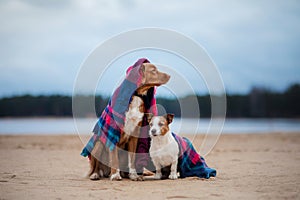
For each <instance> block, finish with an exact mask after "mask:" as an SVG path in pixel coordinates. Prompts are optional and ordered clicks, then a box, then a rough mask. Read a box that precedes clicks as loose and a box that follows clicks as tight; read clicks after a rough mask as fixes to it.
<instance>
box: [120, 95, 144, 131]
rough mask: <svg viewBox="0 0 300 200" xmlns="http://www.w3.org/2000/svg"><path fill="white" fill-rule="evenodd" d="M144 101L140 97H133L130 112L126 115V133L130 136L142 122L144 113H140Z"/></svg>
mask: <svg viewBox="0 0 300 200" xmlns="http://www.w3.org/2000/svg"><path fill="white" fill-rule="evenodd" d="M142 104H143V100H142V99H141V98H140V97H137V96H133V97H132V101H131V103H130V106H129V108H128V111H127V112H126V113H125V124H124V132H125V134H129V135H130V133H133V132H134V129H135V128H136V127H137V126H138V123H139V122H140V121H142V119H143V116H144V113H143V112H141V111H140V106H141V105H142Z"/></svg>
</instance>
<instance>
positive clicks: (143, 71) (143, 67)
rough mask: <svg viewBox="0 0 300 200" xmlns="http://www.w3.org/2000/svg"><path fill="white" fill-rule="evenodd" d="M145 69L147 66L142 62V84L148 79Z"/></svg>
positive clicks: (140, 70)
mask: <svg viewBox="0 0 300 200" xmlns="http://www.w3.org/2000/svg"><path fill="white" fill-rule="evenodd" d="M145 70H146V66H145V65H144V64H142V65H141V67H140V69H139V72H140V75H141V76H142V82H141V84H142V85H143V84H144V83H145V81H146V79H145Z"/></svg>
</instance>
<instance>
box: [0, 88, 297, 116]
mask: <svg viewBox="0 0 300 200" xmlns="http://www.w3.org/2000/svg"><path fill="white" fill-rule="evenodd" d="M76 98H78V99H80V100H81V101H82V102H84V101H85V100H86V99H90V98H91V97H90V96H78V97H76ZM78 99H77V100H78ZM195 100H196V101H198V102H197V104H198V105H197V104H195ZM107 102H108V98H107V97H102V96H96V97H95V110H96V114H97V116H99V115H100V114H101V113H102V110H103V109H104V108H105V106H106V104H107ZM157 104H160V105H161V106H159V107H158V108H159V111H161V112H163V110H166V112H169V113H174V114H175V116H176V117H199V116H195V115H193V113H198V112H195V110H196V111H197V110H198V109H199V110H200V117H210V116H211V100H210V96H209V95H203V96H196V97H195V96H186V97H183V98H180V99H169V98H157ZM195 105H196V107H195ZM80 109H81V112H80V113H82V117H85V116H89V115H92V114H93V112H94V111H89V110H88V109H85V107H81V108H80ZM181 109H184V110H185V111H186V112H184V113H185V114H184V116H182V112H181ZM189 113H191V114H189ZM40 116H61V117H70V116H72V97H70V96H61V95H51V96H31V95H23V96H15V97H6V98H2V99H0V117H40ZM227 117H232V118H241V117H244V118H255V117H260V118H275V117H282V118H300V85H299V84H294V85H292V86H290V87H289V88H288V89H287V90H286V91H285V92H281V93H280V92H274V91H270V90H266V89H261V88H253V89H252V90H251V92H250V93H249V94H247V95H227Z"/></svg>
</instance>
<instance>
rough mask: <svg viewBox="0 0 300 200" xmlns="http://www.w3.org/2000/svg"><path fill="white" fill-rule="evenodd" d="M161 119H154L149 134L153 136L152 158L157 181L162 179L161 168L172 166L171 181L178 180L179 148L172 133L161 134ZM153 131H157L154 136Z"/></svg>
mask: <svg viewBox="0 0 300 200" xmlns="http://www.w3.org/2000/svg"><path fill="white" fill-rule="evenodd" d="M159 123H161V122H160V118H159V117H153V118H152V120H151V124H152V126H151V128H150V130H149V134H150V136H151V146H150V150H149V152H150V156H151V158H152V161H153V164H154V165H155V168H156V174H155V176H154V178H155V179H161V176H162V174H161V168H162V167H165V166H169V165H171V174H170V176H169V178H170V179H177V162H178V154H179V147H178V144H177V142H176V140H175V139H174V137H173V136H172V134H171V131H168V132H167V133H166V134H165V135H162V134H161V131H160V128H161V127H160V126H159ZM153 129H155V130H156V133H155V135H156V136H154V134H153V133H152V132H151V131H152V130H153Z"/></svg>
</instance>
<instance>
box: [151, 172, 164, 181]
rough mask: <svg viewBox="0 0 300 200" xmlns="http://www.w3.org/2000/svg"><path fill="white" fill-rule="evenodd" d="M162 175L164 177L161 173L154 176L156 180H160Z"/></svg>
mask: <svg viewBox="0 0 300 200" xmlns="http://www.w3.org/2000/svg"><path fill="white" fill-rule="evenodd" d="M161 177H162V174H161V173H155V175H154V177H153V178H154V179H156V180H159V179H161Z"/></svg>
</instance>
